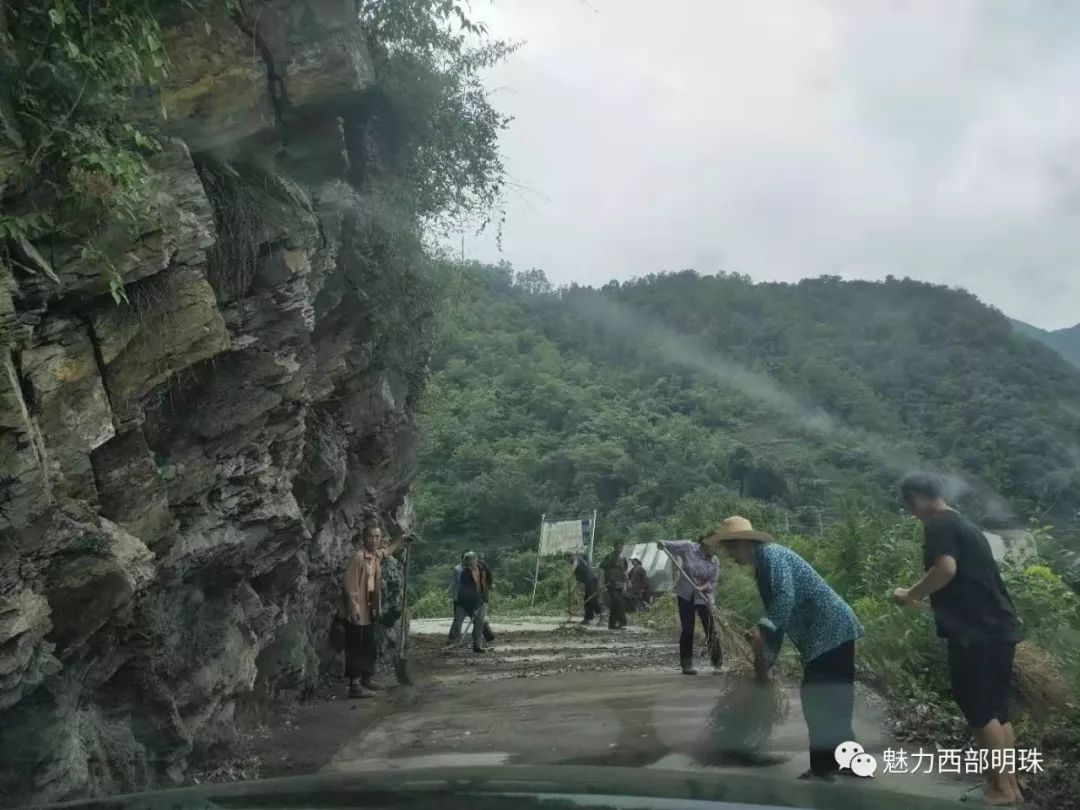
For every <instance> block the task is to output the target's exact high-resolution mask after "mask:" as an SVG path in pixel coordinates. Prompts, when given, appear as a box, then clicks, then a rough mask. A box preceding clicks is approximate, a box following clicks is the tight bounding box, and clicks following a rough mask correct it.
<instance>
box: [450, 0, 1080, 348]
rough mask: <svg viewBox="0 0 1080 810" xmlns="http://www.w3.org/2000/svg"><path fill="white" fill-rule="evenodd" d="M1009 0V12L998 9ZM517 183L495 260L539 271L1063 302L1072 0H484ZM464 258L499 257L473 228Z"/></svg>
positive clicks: (1070, 171) (1075, 79) (1071, 288)
mask: <svg viewBox="0 0 1080 810" xmlns="http://www.w3.org/2000/svg"><path fill="white" fill-rule="evenodd" d="M1018 7H1019V8H1018ZM476 12H477V14H478V15H479V16H482V17H483V18H484V19H486V20H487V21H488V22H489V23H490V26H491V29H492V31H493V33H495V34H496V35H499V36H503V37H507V38H521V39H526V40H527V44H526V46H525V47H524V48H523V49H522V50H521V51H519V52H518V53H517V54H515V55H514V56H513V57H512V59H511V60H510V62H508V63H507V64H506V65H503V66H501V67H500V68H498V69H497V70H495V71H493V73H492V76H491V86H492V87H494V88H498V89H497V90H496V96H495V98H496V99H497V101H498V103H499V105H500V107H502V108H503V109H505V110H506V111H507V112H510V113H512V114H513V115H515V116H516V119H517V120H516V121H515V123H514V125H513V128H512V130H511V131H510V132H509V133H507V135H506V137H505V139H504V149H505V152H506V155H507V159H508V166H509V169H510V171H511V173H512V175H513V176H514V178H515V180H516V181H518V182H519V183H521V184H522V186H523V187H524V190H520V191H519V192H518V193H516V194H514V195H513V197H512V204H511V208H510V211H509V214H510V220H509V223H508V225H507V228H506V231H505V237H504V249H505V253H504V254H503V255H502V256H501V257H503V258H507V259H509V260H510V261H512V262H514V264H516V265H519V266H522V267H529V266H537V267H541V268H543V269H544V270H545V271H546V272H547V273H548V275H549V277H550V278H552V279H553V280H554V281H556V282H568V281H571V280H576V281H579V282H583V283H603V282H604V281H606V280H607V279H609V278H612V277H617V278H627V277H631V276H635V275H641V274H644V273H648V272H652V271H657V270H672V269H679V268H682V267H687V266H694V267H696V268H697V269H698V270H700V271H702V272H709V271H712V270H716V269H721V268H722V269H728V270H737V271H739V272H744V273H747V274H749V275H751V276H753V277H755V278H759V279H784V280H793V279H797V278H800V277H804V276H808V275H818V274H821V273H839V274H841V275H846V276H852V277H862V278H879V277H883V276H884V275H886V274H889V273H892V274H896V275H911V276H913V277H916V278H922V279H925V280H929V281H935V282H939V283H947V284H951V285H955V286H964V287H967V288H968V289H970V290H972V291H973V292H975V293H976V294H978V295H979V296H980V297H981V298H982V299H983V300H985V301H987V302H988V303H990V304H993V305H995V306H998V307H999V308H1001V309H1003V310H1005V311H1006V312H1008V314H1010V315H1013V316H1015V317H1019V318H1023V319H1025V320H1028V321H1031V322H1033V323H1037V324H1039V325H1043V326H1050V327H1057V326H1065V325H1070V324H1072V323H1075V322H1076V321H1077V320H1078V319H1080V272H1077V267H1076V265H1077V264H1078V259H1080V228H1078V227H1077V224H1078V223H1077V218H1078V216H1080V157H1078V156H1080V150H1078V149H1077V145H1078V143H1080V107H1078V106H1077V105H1076V104H1075V92H1074V89H1075V88H1076V87H1077V86H1080V38H1077V37H1075V36H1071V35H1069V32H1070V31H1071V32H1072V33H1073V34H1075V33H1076V31H1077V30H1078V28H1077V26H1078V24H1080V7H1077V6H1076V5H1072V4H1068V3H1060V2H1055V0H1043V1H1042V2H1034V0H1033V1H1032V2H1029V3H1011V2H1009V0H950V1H949V2H948V3H942V2H938V1H937V0H924V1H923V2H919V1H917V0H910V1H909V2H883V1H880V2H879V1H878V0H859V2H841V0H834V1H833V2H828V1H826V0H772V2H769V3H749V2H743V1H742V0H670V2H667V3H663V4H659V3H654V2H649V1H647V0H587V2H586V0H497V2H496V3H495V5H494V6H491V7H489V6H486V5H485V6H478V7H476ZM466 250H467V252H468V253H469V254H470V255H473V256H477V257H479V258H484V259H489V260H494V259H498V258H500V254H498V253H497V251H496V250H495V247H494V242H493V240H492V239H491V238H490V237H481V238H480V239H473V240H467V241H466Z"/></svg>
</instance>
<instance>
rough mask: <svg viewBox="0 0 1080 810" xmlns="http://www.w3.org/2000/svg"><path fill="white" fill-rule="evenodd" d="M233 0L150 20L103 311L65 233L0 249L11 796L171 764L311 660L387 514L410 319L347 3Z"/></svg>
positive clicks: (0, 739) (419, 332)
mask: <svg viewBox="0 0 1080 810" xmlns="http://www.w3.org/2000/svg"><path fill="white" fill-rule="evenodd" d="M176 5H177V6H180V5H181V4H176ZM224 5H225V4H222V6H224ZM252 11H253V12H255V13H251V14H246V13H244V12H241V13H238V14H235V15H233V16H229V15H227V14H226V13H225V12H224V11H223V12H222V14H221V15H220V16H218V17H211V18H209V19H202V18H198V19H177V20H175V21H174V22H173V23H172V25H171V27H169V28H168V29H167V35H168V40H169V41H168V45H169V51H170V55H171V57H172V61H173V66H172V70H171V73H170V77H169V79H168V82H167V84H166V85H165V86H164V87H162V88H161V91H160V98H155V99H151V100H150V104H149V106H153V107H156V106H157V105H159V104H160V105H162V106H164V108H165V109H166V110H167V111H168V113H169V115H168V122H169V123H168V124H167V125H166V131H165V138H164V149H163V150H162V152H161V153H160V154H159V155H157V156H156V158H155V159H154V173H155V184H154V188H155V198H154V200H153V203H152V205H151V206H149V209H148V210H147V212H146V216H145V219H144V221H145V223H146V224H145V227H144V229H143V231H142V233H140V234H139V235H138V237H137V238H134V239H133V238H131V237H129V236H127V235H126V234H125V233H124V231H123V230H122V229H120V228H119V227H118V228H117V229H116V236H115V245H114V246H115V247H116V248H117V249H116V251H115V253H116V255H118V256H121V257H122V259H121V261H120V262H119V263H118V266H117V269H118V271H119V273H120V274H121V275H122V278H123V282H124V289H125V292H126V296H127V300H128V303H126V304H120V305H117V304H115V303H114V302H113V300H112V299H111V297H110V295H109V294H108V287H107V283H106V281H105V279H104V275H103V273H102V267H101V266H100V263H99V262H95V261H94V260H92V259H88V258H86V257H84V256H82V255H81V254H80V251H79V250H78V248H77V245H75V244H74V243H68V242H65V240H64V238H63V237H62V236H60V235H54V236H53V237H52V238H51V239H49V240H47V241H48V249H49V251H50V259H51V263H52V264H53V266H54V267H55V269H56V272H57V275H58V277H59V281H58V282H56V281H52V280H49V279H47V278H45V277H44V276H34V275H30V274H25V273H21V272H19V271H18V270H15V269H13V268H9V267H6V266H4V265H2V264H0V774H2V777H0V787H2V788H3V792H4V793H5V794H6V796H7V798H8V799H9V800H10V799H18V798H23V799H25V798H27V797H34V798H37V799H48V800H54V799H59V798H64V797H72V796H78V795H84V794H87V793H90V792H92V791H100V792H108V791H113V790H119V789H122V788H130V787H138V786H146V785H151V784H159V783H169V782H176V781H180V780H182V779H183V778H184V776H185V768H186V762H187V760H188V758H189V757H190V755H191V754H192V752H193V751H194V750H196V749H198V748H200V747H205V746H208V745H211V744H213V743H214V742H216V741H219V740H222V739H226V740H227V739H228V737H229V735H231V734H233V733H235V729H236V727H237V724H238V723H239V722H240V715H242V713H243V712H244V711H245V708H246V707H248V706H250V705H252V704H255V703H258V702H259V701H265V700H270V699H274V698H277V697H281V696H283V695H288V694H298V693H301V692H302V691H303V690H306V689H310V688H311V687H312V686H313V685H314V684H315V682H316V679H317V678H318V677H319V670H320V663H322V664H324V665H325V666H329V668H330V670H331V671H333V669H334V663H333V660H332V658H329V657H328V656H327V655H326V652H325V644H324V639H325V637H326V635H327V631H328V627H329V622H330V620H331V617H332V614H333V611H334V608H335V607H336V604H337V600H338V595H339V593H340V586H339V582H340V576H341V573H342V571H343V568H344V565H345V564H346V561H347V559H348V557H349V556H350V555H351V553H352V552H353V550H354V548H355V547H356V545H355V540H354V538H355V537H356V535H357V533H358V532H359V531H360V530H361V529H362V528H363V527H364V526H365V525H366V524H368V523H370V522H373V521H374V522H379V523H381V524H382V525H384V526H389V527H391V528H394V527H395V524H397V525H400V524H403V523H405V522H406V521H407V515H406V510H407V493H408V487H409V480H410V476H411V473H412V464H413V448H414V442H415V436H414V428H413V419H412V407H413V403H414V401H415V399H416V397H417V395H418V393H419V390H420V387H421V386H422V384H423V379H424V367H425V362H426V357H427V352H428V343H429V341H428V337H427V324H428V323H429V321H428V316H429V314H430V313H428V312H427V304H426V303H425V298H424V295H423V291H424V289H425V287H424V272H425V271H424V267H423V265H422V259H420V258H419V254H418V253H416V252H411V251H406V250H405V249H404V247H403V246H402V241H401V240H400V239H399V238H398V237H396V236H395V235H394V234H395V232H394V231H393V229H392V228H389V227H388V226H387V225H386V224H385V221H384V217H383V215H382V214H381V211H380V206H379V204H378V201H377V199H376V198H375V196H374V195H372V194H371V193H369V192H368V191H367V189H366V188H365V187H364V185H363V183H362V177H363V175H364V167H365V165H366V162H367V161H369V160H371V159H372V155H371V154H370V153H369V150H365V149H363V148H359V147H357V146H356V144H368V143H370V142H371V140H372V139H371V138H368V137H366V136H367V134H368V127H369V126H370V125H371V121H370V120H369V119H368V118H367V117H366V115H365V113H364V110H365V108H366V106H367V105H366V104H365V99H366V97H367V95H368V94H369V93H370V92H371V86H372V83H373V81H374V80H375V76H374V71H373V68H372V64H371V60H370V59H369V57H368V54H367V51H366V48H365V45H364V38H363V36H362V32H361V31H360V29H359V26H358V25H357V23H356V20H355V12H354V7H353V3H352V2H341V1H340V0H337V1H332V0H268V1H267V2H263V3H261V4H258V5H257V7H253V8H252ZM387 579H388V583H387V587H388V588H389V592H388V593H386V594H384V603H386V604H395V603H396V602H397V598H398V594H399V590H397V589H396V588H395V586H396V585H397V582H398V580H397V577H396V576H395V571H394V570H393V567H392V566H391V570H390V572H389V575H388V577H387ZM395 618H396V617H395V616H393V615H391V616H389V617H387V621H388V623H389V622H391V621H392V620H394V619H395ZM387 637H388V639H387V643H388V644H390V643H392V638H393V636H392V634H390V633H388V634H387ZM338 666H340V665H338ZM324 668H325V667H324Z"/></svg>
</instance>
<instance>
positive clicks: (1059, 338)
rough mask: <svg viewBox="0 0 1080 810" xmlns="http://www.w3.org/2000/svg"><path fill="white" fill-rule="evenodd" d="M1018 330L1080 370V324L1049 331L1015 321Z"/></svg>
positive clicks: (1014, 324)
mask: <svg viewBox="0 0 1080 810" xmlns="http://www.w3.org/2000/svg"><path fill="white" fill-rule="evenodd" d="M1013 326H1014V327H1015V328H1016V330H1017V331H1018V332H1020V333H1022V334H1024V335H1027V336H1028V337H1032V338H1035V340H1037V341H1039V342H1040V343H1045V344H1046V345H1047V346H1049V347H1050V348H1051V349H1053V350H1054V351H1055V352H1057V353H1058V354H1060V355H1061V356H1062V357H1064V358H1065V359H1066V360H1068V361H1069V362H1070V363H1072V364H1073V365H1074V366H1076V367H1077V368H1080V323H1078V324H1077V325H1076V326H1072V327H1069V328H1068V329H1057V330H1054V331H1047V330H1046V329H1040V328H1039V327H1037V326H1032V325H1031V324H1030V323H1024V322H1023V321H1013Z"/></svg>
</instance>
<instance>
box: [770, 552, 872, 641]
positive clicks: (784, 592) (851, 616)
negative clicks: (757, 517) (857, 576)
mask: <svg viewBox="0 0 1080 810" xmlns="http://www.w3.org/2000/svg"><path fill="white" fill-rule="evenodd" d="M755 553H756V556H757V585H758V591H759V593H760V594H761V601H762V603H763V604H764V605H765V615H764V616H763V617H762V619H761V621H759V622H758V625H759V626H760V627H761V628H762V629H763V630H764V631H765V632H764V635H765V640H766V644H767V646H768V648H769V652H770V654H771V658H772V660H775V659H776V656H777V655H778V654H779V652H780V645H781V644H783V643H784V635H785V634H786V635H788V636H790V637H791V641H792V643H793V644H794V645H795V647H796V648H797V649H798V651H799V655H800V656H801V657H802V660H803V661H804V662H806V661H812V660H814V659H815V658H817V657H818V656H819V655H821V654H822V653H827V652H828V651H829V650H832V649H834V648H836V647H839V646H840V645H841V644H845V643H847V642H848V641H854V640H855V639H857V638H859V637H860V636H861V635H862V634H863V628H862V625H861V624H859V620H858V618H857V617H856V616H855V611H853V610H852V609H851V608H850V607H849V606H848V604H847V602H845V601H844V600H843V599H841V598H840V595H839V594H837V592H836V591H834V590H833V589H832V588H831V587H829V583H827V582H826V581H825V580H824V579H822V578H821V574H819V573H818V572H817V571H815V570H814V569H813V567H811V565H810V563H808V562H807V561H806V560H804V559H803V558H802V557H800V556H799V555H798V554H796V553H795V552H794V551H792V550H791V549H790V548H787V547H785V546H782V545H780V544H779V543H760V544H757V546H756V548H755Z"/></svg>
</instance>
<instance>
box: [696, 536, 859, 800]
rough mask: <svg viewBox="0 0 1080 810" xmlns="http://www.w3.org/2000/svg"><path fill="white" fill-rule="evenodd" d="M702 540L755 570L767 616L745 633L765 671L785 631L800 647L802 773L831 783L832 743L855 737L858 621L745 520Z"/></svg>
mask: <svg viewBox="0 0 1080 810" xmlns="http://www.w3.org/2000/svg"><path fill="white" fill-rule="evenodd" d="M707 541H715V542H716V543H718V544H719V546H720V547H722V548H723V549H724V550H725V551H726V552H727V553H728V555H729V556H730V557H731V558H732V559H733V560H734V561H735V562H736V563H739V564H740V565H747V566H751V567H753V569H754V576H755V579H756V580H757V587H758V593H759V594H760V595H761V602H762V604H763V605H764V606H765V615H764V617H763V618H762V619H761V620H760V621H759V622H758V623H757V625H756V626H755V627H754V628H753V629H752V630H751V631H750V632H749V633H748V637H749V639H750V643H751V645H752V646H753V650H754V666H755V668H756V669H758V671H759V672H766V671H768V670H769V669H770V668H771V667H772V666H773V665H774V664H775V663H776V659H777V655H778V654H779V652H780V645H781V644H782V643H783V641H784V636H785V635H787V636H788V637H790V638H791V641H792V643H794V645H795V647H796V648H797V649H798V651H799V655H800V657H801V658H802V661H803V681H802V687H801V689H800V696H801V699H802V707H803V715H804V716H805V718H806V725H807V729H808V730H809V732H810V769H809V770H808V771H806V772H805V773H804V774H802V775H801V776H800V777H799V778H800V779H824V780H827V781H832V780H833V779H835V778H836V773H837V772H838V771H840V770H841V769H840V765H839V764H838V763H837V760H836V753H835V752H836V748H837V746H838V745H840V744H841V743H845V742H848V741H852V740H854V732H853V731H852V729H851V715H852V711H853V708H854V687H855V639H857V638H859V636H861V635H862V632H863V629H862V625H860V624H859V620H858V619H857V618H856V617H855V613H854V611H853V610H852V609H851V608H850V607H849V606H848V604H847V603H846V602H845V601H844V600H843V599H841V598H840V596H839V595H838V594H837V593H836V591H834V590H833V589H832V588H830V587H829V584H828V583H827V582H825V580H824V579H822V578H821V575H820V574H819V573H818V572H817V571H815V570H814V569H813V568H812V567H811V566H810V564H809V563H807V562H806V560H804V559H803V558H802V557H800V556H799V555H798V554H796V553H795V552H794V551H792V550H791V549H789V548H786V547H785V546H782V545H780V544H779V543H776V542H775V541H774V540H773V538H772V537H771V536H770V535H768V534H765V533H764V532H759V531H755V530H754V527H753V526H752V525H751V523H750V521H749V520H747V519H746V518H743V517H730V518H728V519H727V520H725V521H724V522H723V524H722V525H721V526H720V528H718V529H716V530H715V531H714V532H712V534H711V535H710V536H709V537H708V538H707ZM845 772H848V773H850V771H846V770H845Z"/></svg>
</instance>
